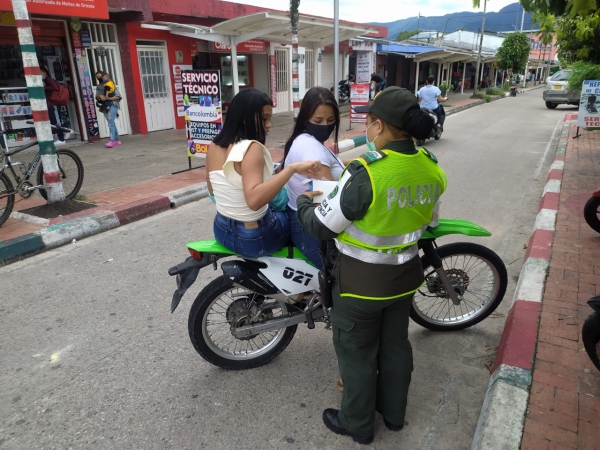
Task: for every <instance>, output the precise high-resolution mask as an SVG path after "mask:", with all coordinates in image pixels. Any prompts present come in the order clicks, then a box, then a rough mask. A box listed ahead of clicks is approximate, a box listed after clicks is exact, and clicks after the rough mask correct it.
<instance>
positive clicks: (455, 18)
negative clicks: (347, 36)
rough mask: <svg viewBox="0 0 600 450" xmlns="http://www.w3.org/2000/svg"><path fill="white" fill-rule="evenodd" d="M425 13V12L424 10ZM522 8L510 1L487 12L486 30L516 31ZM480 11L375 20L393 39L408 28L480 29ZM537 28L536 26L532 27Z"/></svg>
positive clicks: (527, 25)
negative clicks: (393, 20) (392, 20)
mask: <svg viewBox="0 0 600 450" xmlns="http://www.w3.org/2000/svg"><path fill="white" fill-rule="evenodd" d="M425 14H426V12H425ZM522 14H523V8H522V7H521V5H520V4H519V3H511V4H510V5H508V6H505V7H504V8H502V9H501V10H500V11H498V12H488V13H486V15H485V30H486V31H515V30H516V31H518V30H520V29H521V17H522ZM482 17H483V11H482V12H468V11H465V12H458V13H452V14H446V15H445V16H436V17H423V16H421V18H418V17H409V18H408V19H401V20H396V21H395V22H387V23H383V22H376V23H374V25H383V26H385V27H387V28H388V39H391V40H394V39H396V37H397V36H398V34H400V33H402V32H403V31H410V30H422V31H423V30H427V31H430V30H431V31H433V30H435V31H445V32H446V33H452V32H453V31H456V30H459V29H460V30H467V31H479V30H480V29H481V19H482ZM531 17H532V14H531V13H527V12H526V13H525V20H524V22H523V29H524V30H530V29H531V28H532V25H531ZM534 28H537V27H534Z"/></svg>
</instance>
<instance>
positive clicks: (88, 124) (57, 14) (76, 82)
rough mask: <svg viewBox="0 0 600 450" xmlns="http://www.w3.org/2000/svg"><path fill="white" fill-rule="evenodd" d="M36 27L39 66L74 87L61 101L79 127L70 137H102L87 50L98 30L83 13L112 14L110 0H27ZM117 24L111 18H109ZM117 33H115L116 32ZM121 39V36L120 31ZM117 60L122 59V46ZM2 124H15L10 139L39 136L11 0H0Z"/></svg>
mask: <svg viewBox="0 0 600 450" xmlns="http://www.w3.org/2000/svg"><path fill="white" fill-rule="evenodd" d="M27 7H28V10H29V14H30V17H31V31H32V34H33V41H34V46H35V51H36V54H37V59H38V62H39V65H40V67H45V68H47V70H48V74H49V76H50V77H51V78H53V79H54V80H56V81H57V82H58V83H60V84H62V85H63V86H65V87H66V88H67V89H68V91H69V101H68V104H67V105H65V106H61V107H60V116H61V123H62V125H63V126H64V127H68V128H71V129H73V130H74V131H75V133H73V134H72V135H71V136H68V137H70V138H71V139H82V140H97V139H100V137H101V134H100V129H99V120H98V116H97V111H96V107H95V99H94V97H95V92H94V88H93V85H92V78H93V77H92V75H93V73H91V70H93V69H90V61H88V54H89V52H88V50H89V49H90V48H91V47H92V45H93V44H92V42H93V36H94V30H92V29H90V27H88V26H86V24H85V23H82V21H81V18H80V17H85V18H86V20H89V19H101V20H102V19H108V6H107V2H106V0H81V2H80V3H78V4H77V5H76V4H74V3H70V2H63V3H62V4H60V5H54V6H52V5H48V4H46V3H41V2H28V3H27ZM105 25H107V26H112V27H114V25H110V24H105ZM115 36H116V34H115ZM115 39H116V37H115ZM115 56H116V58H115V57H114V56H113V58H112V59H113V60H115V61H119V58H118V52H117V54H116V55H115ZM0 93H1V94H2V95H1V97H0V103H1V104H0V124H1V127H2V129H10V130H12V131H13V132H12V133H9V134H8V135H7V136H8V139H7V142H6V143H7V145H8V146H9V147H13V146H17V145H21V144H22V143H23V142H24V141H27V140H33V139H36V136H35V128H34V127H33V125H32V124H31V123H28V122H31V121H32V115H31V105H30V102H29V95H28V91H27V85H26V81H25V76H24V73H23V61H22V55H21V47H20V42H19V38H18V33H17V27H16V21H15V16H14V14H13V12H12V3H11V2H10V0H0Z"/></svg>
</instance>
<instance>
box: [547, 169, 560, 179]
mask: <svg viewBox="0 0 600 450" xmlns="http://www.w3.org/2000/svg"><path fill="white" fill-rule="evenodd" d="M562 177H563V170H562V169H552V170H551V171H550V173H549V174H548V177H547V178H546V181H547V182H548V181H550V180H562Z"/></svg>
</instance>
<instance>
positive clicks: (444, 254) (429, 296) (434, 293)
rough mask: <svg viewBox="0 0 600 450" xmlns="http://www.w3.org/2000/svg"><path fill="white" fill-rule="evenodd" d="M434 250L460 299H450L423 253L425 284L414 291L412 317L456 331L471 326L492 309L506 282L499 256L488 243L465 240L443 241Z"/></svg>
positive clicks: (436, 328)
mask: <svg viewBox="0 0 600 450" xmlns="http://www.w3.org/2000/svg"><path fill="white" fill-rule="evenodd" d="M436 252H437V254H438V255H439V257H440V258H441V260H442V267H443V268H444V270H445V272H446V275H447V276H448V278H449V279H450V282H451V283H452V285H453V286H454V289H455V291H456V292H457V293H458V294H459V295H460V296H461V297H462V299H461V302H460V304H459V305H455V304H454V303H453V302H452V300H451V299H450V296H449V295H448V293H447V292H446V290H445V289H444V286H443V284H442V281H441V280H440V279H439V277H438V275H437V273H436V272H435V269H434V268H433V266H432V265H431V263H430V262H429V261H428V259H427V257H425V256H423V257H422V258H421V264H422V265H423V271H424V275H425V284H424V285H423V286H422V287H421V288H420V289H419V290H418V291H417V292H416V293H415V297H414V299H413V303H412V306H411V309H410V317H411V319H412V320H414V321H415V322H416V323H418V324H419V325H421V326H423V327H425V328H428V329H430V330H434V331H456V330H462V329H464V328H469V327H472V326H473V325H475V324H477V323H479V322H481V321H482V320H484V319H485V318H486V317H488V316H489V315H490V314H491V313H493V312H494V310H495V309H496V308H497V307H498V305H499V304H500V302H501V301H502V298H503V297H504V293H505V292H506V286H507V284H508V275H507V273H506V266H505V265H504V262H502V259H500V257H499V256H498V255H497V254H496V253H494V252H493V251H492V250H490V249H489V248H487V247H484V246H482V245H478V244H472V243H467V242H457V243H454V244H447V245H442V246H440V247H437V248H436Z"/></svg>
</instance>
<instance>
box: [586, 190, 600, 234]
mask: <svg viewBox="0 0 600 450" xmlns="http://www.w3.org/2000/svg"><path fill="white" fill-rule="evenodd" d="M583 217H584V219H585V221H586V222H587V224H588V225H589V226H590V227H592V230H594V231H597V232H598V233H600V197H592V198H590V199H589V200H588V201H587V203H586V204H585V206H584V207H583Z"/></svg>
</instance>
